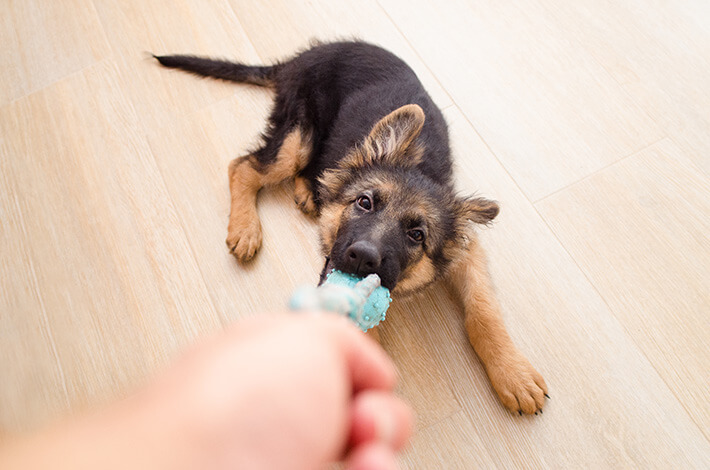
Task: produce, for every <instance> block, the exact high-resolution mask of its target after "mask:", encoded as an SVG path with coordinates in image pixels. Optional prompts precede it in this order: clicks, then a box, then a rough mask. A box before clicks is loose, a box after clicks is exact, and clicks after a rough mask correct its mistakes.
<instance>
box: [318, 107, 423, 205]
mask: <svg viewBox="0 0 710 470" xmlns="http://www.w3.org/2000/svg"><path fill="white" fill-rule="evenodd" d="M423 126H424V111H422V108H420V107H419V106H418V105H416V104H407V105H404V106H402V107H401V108H397V109H395V110H394V111H392V112H391V113H389V114H388V115H387V116H385V117H383V118H382V119H380V120H379V121H377V123H376V124H375V125H374V126H373V128H372V130H371V131H370V133H369V134H368V135H367V137H365V140H364V142H363V143H362V144H361V145H358V146H357V147H355V148H354V149H353V151H352V152H350V154H348V155H347V156H346V157H345V158H343V159H342V160H341V161H340V162H339V163H338V167H337V168H331V169H328V170H326V171H325V172H324V173H323V175H322V176H321V177H320V178H319V179H320V183H321V187H322V188H323V195H324V197H325V198H326V199H327V198H330V197H333V196H334V195H336V194H337V193H338V192H339V191H340V190H341V188H342V187H343V185H344V184H345V183H346V182H347V181H348V179H350V178H352V176H353V174H355V173H356V171H353V170H359V169H361V168H364V167H367V166H371V165H376V164H384V165H388V166H398V167H413V166H416V165H417V164H418V163H419V162H420V161H421V159H422V156H423V154H424V148H423V147H419V146H417V145H416V144H414V140H415V139H416V138H417V136H418V135H419V133H420V132H421V130H422V127H423Z"/></svg>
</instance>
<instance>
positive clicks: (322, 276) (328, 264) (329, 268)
mask: <svg viewBox="0 0 710 470" xmlns="http://www.w3.org/2000/svg"><path fill="white" fill-rule="evenodd" d="M333 269H335V267H334V266H333V262H332V261H331V260H330V256H326V257H325V264H324V265H323V270H322V271H321V272H320V279H319V280H318V285H319V286H320V285H321V284H323V283H324V282H325V279H326V278H327V277H328V274H329V273H330V272H331V271H332V270H333Z"/></svg>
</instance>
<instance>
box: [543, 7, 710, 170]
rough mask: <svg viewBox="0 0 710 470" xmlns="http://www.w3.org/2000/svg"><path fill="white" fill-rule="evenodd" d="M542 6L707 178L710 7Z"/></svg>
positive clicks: (709, 116) (709, 107)
mask: <svg viewBox="0 0 710 470" xmlns="http://www.w3.org/2000/svg"><path fill="white" fill-rule="evenodd" d="M542 3H544V4H545V6H546V7H547V9H548V10H549V11H550V13H551V14H552V15H554V16H555V18H556V20H557V21H556V23H557V25H559V27H560V28H561V29H562V30H563V31H564V33H565V35H566V36H567V37H570V38H574V39H575V40H576V41H578V42H579V44H581V45H582V46H583V47H584V49H585V51H586V52H588V53H589V54H591V55H592V56H593V57H594V58H595V60H597V61H598V62H599V63H600V64H602V65H603V66H604V68H605V70H606V71H607V72H608V73H609V74H610V75H611V76H612V77H613V78H614V79H615V80H616V81H617V82H618V83H619V84H621V85H622V87H623V88H624V90H625V91H626V92H627V93H628V94H629V95H630V96H632V97H633V98H634V99H635V101H636V102H637V103H639V105H640V106H641V107H642V108H643V109H644V111H646V112H647V113H648V114H649V115H650V116H651V117H652V118H653V119H654V121H656V122H657V123H659V124H660V125H661V126H662V127H663V129H665V131H666V133H667V134H668V135H669V136H672V137H673V139H674V140H675V141H676V143H678V144H679V145H680V146H681V148H682V149H683V150H684V152H683V154H684V155H685V156H686V157H687V158H690V159H691V160H692V161H693V163H694V164H695V165H696V166H697V167H698V168H699V169H700V170H702V171H703V172H704V174H705V176H710V157H708V154H710V132H708V129H710V87H708V83H710V28H708V25H710V3H708V2H706V1H704V0H688V1H683V2H670V3H667V2H659V1H655V2H651V4H649V3H648V2H645V1H638V0H629V1H625V2H615V1H606V0H605V1H596V0H592V1H584V2H575V3H574V5H573V4H572V3H569V2H556V1H550V0H543V1H542Z"/></svg>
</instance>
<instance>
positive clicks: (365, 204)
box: [355, 194, 372, 212]
mask: <svg viewBox="0 0 710 470" xmlns="http://www.w3.org/2000/svg"><path fill="white" fill-rule="evenodd" d="M355 204H357V205H358V207H359V208H360V209H362V210H365V211H368V212H369V211H371V210H372V199H370V196H366V195H364V194H363V195H362V196H359V197H358V198H357V199H356V200H355Z"/></svg>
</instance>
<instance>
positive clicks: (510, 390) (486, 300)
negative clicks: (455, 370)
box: [448, 236, 547, 414]
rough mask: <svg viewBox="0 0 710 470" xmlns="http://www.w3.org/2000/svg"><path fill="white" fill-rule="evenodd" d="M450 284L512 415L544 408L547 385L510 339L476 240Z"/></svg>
mask: <svg viewBox="0 0 710 470" xmlns="http://www.w3.org/2000/svg"><path fill="white" fill-rule="evenodd" d="M448 281H449V284H450V286H451V288H452V290H453V291H454V293H455V294H456V295H457V297H458V298H459V299H460V300H461V302H462V304H463V308H464V312H465V314H466V331H467V332H468V337H469V340H470V341H471V345H472V346H473V349H474V350H475V351H476V353H477V354H478V357H480V359H481V362H483V365H484V366H485V368H486V372H487V373H488V377H489V379H490V380H491V383H492V385H493V388H494V389H495V390H496V392H497V393H498V396H499V397H500V400H501V402H503V404H504V405H505V406H506V407H507V408H508V409H509V410H510V411H512V412H519V411H522V412H524V413H528V414H532V413H535V412H537V411H538V410H540V409H542V407H543V405H544V402H545V398H544V395H545V394H546V393H547V385H546V384H545V381H544V380H543V378H542V376H541V375H540V374H539V373H538V372H537V371H536V370H535V369H534V368H533V367H532V366H531V365H530V363H529V362H528V360H527V359H526V358H525V357H524V356H523V355H522V353H520V351H518V349H517V348H516V347H515V345H514V344H513V341H512V340H511V339H510V336H509V335H508V332H507V331H506V329H505V325H504V324H503V319H502V316H501V313H500V307H499V305H498V301H497V299H496V297H495V294H494V292H493V287H492V285H491V281H490V278H489V275H488V269H487V265H486V257H485V254H484V252H483V249H482V247H481V246H480V244H479V242H478V240H477V238H475V236H474V237H472V238H471V239H470V241H469V244H468V247H467V251H466V253H465V256H464V257H463V258H462V259H461V261H460V262H459V263H458V264H457V265H456V266H455V267H454V268H453V269H452V271H451V272H450V275H449V277H448Z"/></svg>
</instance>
